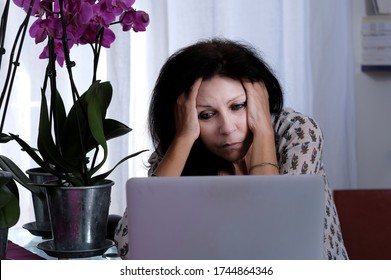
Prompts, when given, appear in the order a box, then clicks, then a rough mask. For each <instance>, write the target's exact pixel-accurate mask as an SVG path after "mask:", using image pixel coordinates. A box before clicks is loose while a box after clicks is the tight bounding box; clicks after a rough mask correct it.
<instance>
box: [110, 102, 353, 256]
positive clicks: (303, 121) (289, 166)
mask: <svg viewBox="0 0 391 280" xmlns="http://www.w3.org/2000/svg"><path fill="white" fill-rule="evenodd" d="M273 126H274V131H275V141H276V148H277V158H278V162H279V166H280V174H318V175H323V176H324V178H325V209H324V258H325V259H329V260H336V259H345V260H346V259H348V254H347V252H346V249H345V245H344V243H343V239H342V234H341V228H340V224H339V219H338V214H337V210H336V207H335V204H334V201H333V196H332V190H331V189H330V188H329V186H328V182H327V179H326V174H325V171H324V168H323V161H322V152H323V134H322V131H321V129H320V127H319V125H318V124H317V123H316V122H315V121H314V120H313V119H311V118H309V117H307V116H304V115H302V114H300V113H298V112H295V111H294V110H292V109H290V108H286V109H284V110H283V111H282V113H281V114H280V115H279V116H274V117H273ZM150 163H151V168H150V170H149V175H150V174H151V173H152V170H154V169H155V167H156V166H157V164H158V159H157V158H155V157H154V155H152V156H151V158H150ZM127 226H128V225H127V212H126V210H125V213H124V215H123V217H122V219H121V221H120V222H119V223H118V226H117V228H116V232H115V240H116V243H117V247H118V252H119V254H120V256H121V258H123V259H126V258H127V253H128V250H129V248H128V240H127V239H128V238H127V234H128V228H127Z"/></svg>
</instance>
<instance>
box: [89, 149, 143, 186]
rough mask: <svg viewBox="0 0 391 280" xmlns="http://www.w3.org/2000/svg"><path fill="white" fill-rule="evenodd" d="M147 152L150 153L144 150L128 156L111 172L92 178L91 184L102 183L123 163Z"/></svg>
mask: <svg viewBox="0 0 391 280" xmlns="http://www.w3.org/2000/svg"><path fill="white" fill-rule="evenodd" d="M146 151H148V150H142V151H139V152H136V153H133V154H131V155H128V156H126V157H124V158H123V159H121V160H120V161H119V162H118V163H117V164H116V165H115V166H114V167H113V168H112V169H110V170H109V171H107V172H105V173H103V174H100V175H98V176H95V177H92V178H91V182H92V183H91V184H92V185H93V184H96V183H98V182H100V181H102V180H103V179H105V178H107V176H109V175H110V174H111V172H113V171H114V170H115V169H116V168H117V166H118V165H120V164H121V163H123V162H125V161H127V160H128V159H130V158H132V157H135V156H138V155H139V154H141V153H144V152H146ZM91 175H92V174H91Z"/></svg>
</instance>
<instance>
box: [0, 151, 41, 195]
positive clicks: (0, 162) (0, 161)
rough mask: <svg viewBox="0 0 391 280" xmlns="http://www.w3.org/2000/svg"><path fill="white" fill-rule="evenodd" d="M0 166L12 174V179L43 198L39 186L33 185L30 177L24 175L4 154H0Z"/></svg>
mask: <svg viewBox="0 0 391 280" xmlns="http://www.w3.org/2000/svg"><path fill="white" fill-rule="evenodd" d="M0 168H1V169H2V170H4V171H9V172H11V173H12V174H13V177H14V179H15V180H16V181H17V182H18V183H19V184H21V185H22V186H23V187H25V188H26V189H28V190H29V191H31V192H32V193H33V194H34V195H37V196H39V197H40V198H43V195H42V192H41V191H40V189H39V187H37V186H35V185H34V184H33V182H31V180H30V178H29V177H27V176H26V174H25V173H24V172H23V171H22V170H20V168H19V167H18V166H17V165H16V164H15V163H14V162H13V161H12V160H10V159H9V158H7V157H6V156H3V155H0Z"/></svg>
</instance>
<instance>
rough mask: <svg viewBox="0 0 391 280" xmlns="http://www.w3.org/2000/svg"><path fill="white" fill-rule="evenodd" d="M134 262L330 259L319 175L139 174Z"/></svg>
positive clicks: (133, 184) (132, 207)
mask: <svg viewBox="0 0 391 280" xmlns="http://www.w3.org/2000/svg"><path fill="white" fill-rule="evenodd" d="M127 207H128V231H129V232H128V237H129V258H130V259H139V260H140V259H141V260H147V259H154V260H163V259H165V260H167V259H168V260H213V259H215V260H216V259H217V260H218V259H220V260H227V259H237V260H251V259H268V260H292V259H299V260H308V259H322V258H323V221H324V181H323V177H321V176H316V175H282V176H202V177H201V176H200V177H149V178H131V179H129V180H128V182H127Z"/></svg>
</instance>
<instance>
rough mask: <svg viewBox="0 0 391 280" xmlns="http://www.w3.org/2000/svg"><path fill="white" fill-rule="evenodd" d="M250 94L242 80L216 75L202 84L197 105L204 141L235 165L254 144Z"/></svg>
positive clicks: (211, 149) (216, 152) (209, 147)
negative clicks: (248, 103)
mask: <svg viewBox="0 0 391 280" xmlns="http://www.w3.org/2000/svg"><path fill="white" fill-rule="evenodd" d="M246 100H247V98H246V93H245V91H244V88H243V86H242V84H241V83H240V81H237V80H233V79H231V78H227V77H222V76H215V77H213V78H212V79H209V80H206V81H202V83H201V86H200V88H199V90H198V95H197V100H196V106H197V112H198V120H199V123H200V129H201V136H200V137H201V140H202V142H203V143H204V144H205V146H206V147H207V148H208V149H209V150H210V151H211V152H213V153H214V154H216V155H218V156H220V157H222V158H224V159H226V160H228V161H231V162H235V161H238V160H241V159H243V158H244V156H245V155H246V153H247V151H248V149H249V147H250V145H251V138H252V136H251V133H250V130H249V128H248V126H247V113H246Z"/></svg>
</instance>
